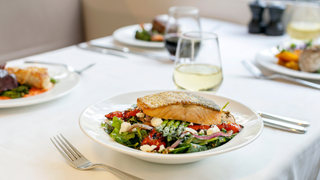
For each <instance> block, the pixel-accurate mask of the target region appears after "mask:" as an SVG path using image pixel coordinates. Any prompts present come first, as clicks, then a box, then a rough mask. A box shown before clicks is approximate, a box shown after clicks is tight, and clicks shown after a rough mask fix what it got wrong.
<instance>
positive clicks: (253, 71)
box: [242, 60, 320, 89]
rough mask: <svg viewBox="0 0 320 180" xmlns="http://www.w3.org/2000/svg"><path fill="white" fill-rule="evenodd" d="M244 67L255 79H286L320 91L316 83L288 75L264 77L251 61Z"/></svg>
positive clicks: (244, 62)
mask: <svg viewBox="0 0 320 180" xmlns="http://www.w3.org/2000/svg"><path fill="white" fill-rule="evenodd" d="M242 64H243V66H244V67H245V68H246V69H247V70H248V71H249V72H250V73H251V74H252V75H253V76H254V77H255V78H259V79H284V80H287V81H291V82H295V83H298V84H302V85H305V86H309V87H312V88H316V89H320V85H319V84H316V83H312V82H309V81H305V80H302V79H298V78H292V77H289V76H286V75H282V74H273V75H271V76H266V75H264V74H263V73H262V72H261V71H260V69H258V68H257V67H256V66H255V65H254V64H253V63H252V62H250V61H246V60H244V61H242Z"/></svg>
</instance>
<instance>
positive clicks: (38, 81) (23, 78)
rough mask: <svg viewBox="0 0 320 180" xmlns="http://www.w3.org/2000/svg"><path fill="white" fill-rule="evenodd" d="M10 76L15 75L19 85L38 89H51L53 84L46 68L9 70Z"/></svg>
mask: <svg viewBox="0 0 320 180" xmlns="http://www.w3.org/2000/svg"><path fill="white" fill-rule="evenodd" d="M6 70H7V71H8V72H9V74H15V75H16V77H17V81H18V82H19V84H26V85H29V86H32V87H36V88H38V89H43V90H47V89H50V88H51V87H52V86H53V84H52V83H51V81H50V76H49V74H48V71H47V69H46V68H40V67H27V68H25V69H19V68H7V69H6Z"/></svg>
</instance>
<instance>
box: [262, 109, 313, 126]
mask: <svg viewBox="0 0 320 180" xmlns="http://www.w3.org/2000/svg"><path fill="white" fill-rule="evenodd" d="M258 114H259V115H260V116H261V117H264V118H269V119H275V120H278V121H283V122H287V123H292V124H296V125H299V126H304V127H308V126H310V123H309V122H307V121H302V120H298V119H293V118H289V117H284V116H279V115H274V114H270V113H265V112H261V111H258Z"/></svg>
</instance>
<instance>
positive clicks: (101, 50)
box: [77, 43, 127, 58]
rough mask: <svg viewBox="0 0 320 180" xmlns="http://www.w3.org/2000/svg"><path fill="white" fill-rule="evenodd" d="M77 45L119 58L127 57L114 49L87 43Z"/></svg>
mask: <svg viewBox="0 0 320 180" xmlns="http://www.w3.org/2000/svg"><path fill="white" fill-rule="evenodd" d="M77 47H78V48H80V49H84V50H88V51H93V52H97V53H101V54H109V55H113V56H118V57H121V58H127V57H126V56H124V55H123V54H122V53H119V52H116V51H111V50H107V49H105V48H100V47H93V46H88V45H86V43H80V44H77Z"/></svg>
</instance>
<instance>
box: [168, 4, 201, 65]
mask: <svg viewBox="0 0 320 180" xmlns="http://www.w3.org/2000/svg"><path fill="white" fill-rule="evenodd" d="M187 31H201V28H200V21H199V9H197V8H195V7H190V6H174V7H170V8H169V19H168V21H167V24H166V28H165V33H164V41H165V47H166V49H167V50H168V52H169V53H170V59H171V60H174V59H175V54H176V49H177V44H178V39H179V36H180V34H181V33H184V32H187Z"/></svg>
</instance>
